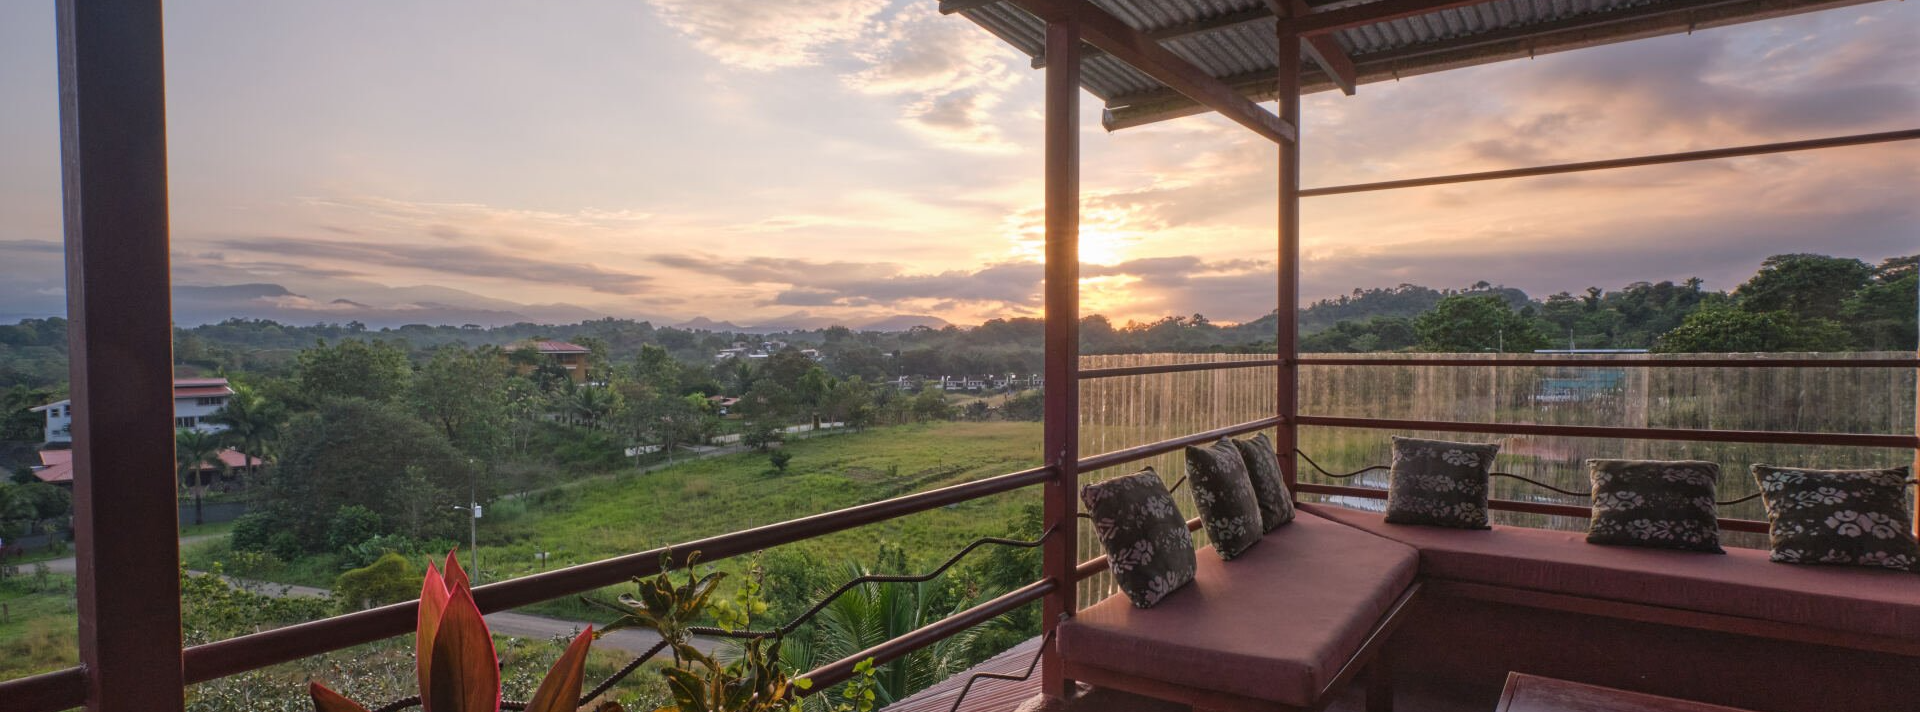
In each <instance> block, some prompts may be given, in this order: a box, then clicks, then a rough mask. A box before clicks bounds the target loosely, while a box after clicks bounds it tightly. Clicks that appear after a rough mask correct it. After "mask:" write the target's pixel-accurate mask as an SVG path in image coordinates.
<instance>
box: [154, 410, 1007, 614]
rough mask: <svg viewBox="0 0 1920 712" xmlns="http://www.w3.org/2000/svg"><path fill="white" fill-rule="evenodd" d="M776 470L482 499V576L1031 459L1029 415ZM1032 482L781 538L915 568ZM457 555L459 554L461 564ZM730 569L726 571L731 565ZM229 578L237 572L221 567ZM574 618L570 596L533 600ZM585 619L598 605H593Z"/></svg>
mask: <svg viewBox="0 0 1920 712" xmlns="http://www.w3.org/2000/svg"><path fill="white" fill-rule="evenodd" d="M784 449H785V450H786V451H787V452H790V453H792V455H793V459H792V461H791V462H790V463H788V465H787V471H786V472H784V473H781V472H777V471H776V470H775V469H774V467H773V466H772V465H771V464H770V463H769V461H768V458H767V454H766V453H761V452H748V453H741V454H734V455H724V456H720V457H714V458H709V459H703V460H693V461H688V462H684V463H682V464H679V465H675V466H673V467H669V468H666V469H662V470H657V471H654V472H648V473H644V474H643V473H638V472H628V473H623V474H617V475H615V476H613V477H600V478H592V479H587V480H583V481H575V482H571V483H568V484H565V485H560V486H556V487H553V488H551V489H547V490H541V491H536V492H534V493H532V494H530V495H528V496H526V497H524V498H516V499H506V500H501V501H497V502H495V503H493V504H491V505H489V506H488V507H487V509H486V516H485V517H484V518H482V519H481V520H480V526H479V535H480V564H481V571H482V576H481V577H480V578H481V582H485V581H494V580H500V579H501V578H513V577H519V576H525V575H527V574H531V573H535V572H538V571H539V570H541V568H542V565H541V562H540V561H539V559H538V558H537V557H536V556H535V553H536V552H539V551H546V552H548V559H547V562H546V565H545V568H548V569H551V568H557V567H561V566H567V565H571V564H580V563H586V562H590V561H595V560H599V559H604V558H607V557H611V556H618V555H621V554H630V553H634V552H638V551H645V550H648V549H652V548H655V547H661V546H667V545H671V544H678V543H682V542H688V541H693V540H695V539H699V538H702V537H707V536H712V535H716V534H724V533H727V532H733V531H739V530H742V529H748V528H751V527H754V526H759V525H763V524H771V523H774V522H780V521H785V520H788V519H794V518H796V517H803V516H807V515H809V514H817V513H820V512H826V511H831V510H834V509H840V508H843V507H848V506H852V505H856V504H861V503H864V502H872V501H876V500H881V499H886V498H889V497H895V496H898V495H902V494H907V493H910V492H916V491H921V490H927V489H932V488H936V487H941V486H945V485H951V484H956V483H961V482H967V481H970V480H975V479H979V478H982V477H990V476H993V475H998V474H1003V473H1007V472H1013V471H1016V470H1021V469H1025V468H1029V467H1033V466H1035V465H1037V464H1039V462H1040V426H1039V424H1038V423H1009V422H981V423H929V424H923V425H903V426H893V427H885V428H877V429H873V430H869V431H866V432H861V433H853V434H846V435H836V436H834V437H823V438H815V439H809V440H799V441H795V442H791V443H788V444H786V445H785V446H784ZM1038 498H1039V491H1038V490H1037V489H1033V490H1023V491H1018V492H1011V493H1007V494H1005V495H1000V496H997V497H991V498H987V499H983V500H978V501H974V502H968V503H964V504H959V505H954V506H951V507H945V508H941V509H937V510H933V511H929V512H923V513H920V514H917V515H913V516H909V517H903V518H900V519H895V520H892V521H887V522H882V523H878V524H873V525H869V526H865V527H861V528H858V529H854V530H850V531H845V532H840V533H838V534H833V535H829V536H824V537H820V538H817V539H813V540H809V541H805V542H800V543H798V544H794V545H790V546H788V547H782V548H783V549H784V550H786V551H793V552H797V553H799V554H801V555H804V556H806V557H807V558H808V559H809V560H813V561H818V562H819V563H820V565H821V566H830V567H837V566H839V565H840V564H841V562H843V561H849V560H855V561H861V562H870V561H871V560H872V558H873V556H874V552H875V551H876V550H877V549H878V546H879V544H880V543H881V542H887V543H892V544H897V545H899V546H901V547H902V548H904V549H905V550H906V551H907V552H908V556H909V558H910V559H911V560H912V561H913V562H914V563H915V564H920V563H934V562H937V561H939V560H942V559H945V558H946V557H947V556H949V555H951V554H952V553H953V552H955V551H957V550H958V549H959V548H960V547H961V546H964V545H965V544H966V543H967V542H968V541H971V540H972V539H974V538H977V537H980V536H987V535H998V534H1002V533H1005V531H1006V530H1007V528H1008V527H1009V525H1010V523H1011V521H1012V520H1013V519H1014V517H1015V515H1016V514H1017V512H1018V510H1019V508H1020V506H1021V505H1022V504H1023V503H1025V502H1038V501H1039V499H1038ZM464 554H465V552H463V556H462V558H463V559H465V555H464ZM229 556H230V552H229V551H228V549H227V547H226V544H225V541H224V540H221V541H214V542H208V543H205V544H202V545H199V546H193V547H189V548H188V550H187V552H186V553H185V557H184V558H185V559H186V561H187V565H188V567H189V568H194V569H204V568H207V567H210V566H211V565H212V564H213V563H214V562H216V561H222V560H225V559H227V558H228V557H229ZM734 566H735V565H733V564H729V565H727V566H725V568H733V567H734ZM226 568H227V570H228V571H229V572H230V573H238V571H236V569H235V568H234V567H233V566H231V565H228V566H227V567H226ZM339 570H340V567H339V564H338V562H337V561H336V560H334V559H333V557H331V556H316V557H309V558H306V559H302V560H300V561H295V562H290V563H287V564H285V565H282V566H277V567H272V568H270V569H267V570H263V571H260V572H258V573H256V574H253V575H256V576H259V577H261V578H267V579H271V580H273V581H277V582H282V583H297V584H305V585H312V586H322V587H325V586H330V585H331V584H332V582H333V577H334V576H335V575H337V574H338V573H339ZM535 610H536V611H537V612H542V613H546V614H549V615H566V616H570V617H572V616H585V615H587V614H588V613H589V612H588V611H587V610H586V609H585V607H584V606H583V605H582V604H580V603H578V602H577V601H575V600H573V599H571V598H569V599H564V600H560V601H553V602H549V603H547V604H543V605H541V606H538V607H536V608H535ZM592 615H593V617H594V618H598V617H604V615H605V614H604V612H593V613H592Z"/></svg>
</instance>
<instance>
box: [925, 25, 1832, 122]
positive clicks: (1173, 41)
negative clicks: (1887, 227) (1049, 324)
mask: <svg viewBox="0 0 1920 712" xmlns="http://www.w3.org/2000/svg"><path fill="white" fill-rule="evenodd" d="M947 1H948V2H961V3H962V4H961V5H960V7H961V9H959V10H958V12H959V13H960V14H961V15H963V16H965V17H966V18H967V19H969V20H972V21H973V22H974V23H976V24H978V25H980V26H981V27H983V28H986V29H987V31H989V32H992V33H993V34H994V35H995V36H997V37H999V38H1000V39H1002V40H1004V41H1006V42H1007V43H1008V44H1010V45H1013V46H1014V47H1016V48H1018V49H1019V50H1020V51H1022V52H1025V53H1027V55H1028V56H1031V57H1036V58H1038V57H1040V55H1041V54H1042V53H1043V51H1044V45H1045V32H1046V25H1045V23H1044V22H1043V21H1041V20H1040V19H1039V18H1037V17H1035V16H1033V15H1032V14H1030V13H1028V12H1027V11H1025V10H1023V9H1021V8H1020V7H1018V6H1016V5H1014V4H1013V3H1012V2H1011V1H1010V0H1000V1H999V2H992V3H988V4H983V5H975V4H973V3H969V2H964V0H947ZM1086 1H1087V2H1090V3H1092V4H1093V5H1095V6H1098V7H1099V8H1100V9H1102V10H1104V11H1106V12H1107V13H1108V14H1111V15H1113V16H1114V17H1116V18H1119V19H1120V20H1121V21H1123V22H1125V23H1126V24H1127V25H1129V26H1131V27H1132V28H1134V29H1136V30H1139V31H1141V32H1144V33H1155V34H1158V35H1159V36H1161V37H1162V39H1161V40H1160V43H1161V45H1162V46H1164V47H1166V48H1167V49H1169V50H1171V51H1173V52H1174V53H1175V54H1177V55H1179V56H1180V57H1182V58H1184V59H1186V60H1187V61H1189V62H1192V63H1193V64H1194V65H1196V66H1198V67H1200V68H1201V69H1203V70H1204V71H1206V72H1207V73H1208V74H1210V75H1212V76H1214V77H1216V78H1220V79H1223V80H1227V81H1229V82H1230V83H1232V84H1233V85H1234V87H1235V88H1236V89H1237V90H1239V91H1241V92H1242V93H1243V94H1245V95H1247V96H1248V97H1250V98H1253V99H1256V100H1264V99H1270V98H1272V94H1273V91H1274V85H1275V82H1274V81H1273V80H1272V79H1271V78H1270V77H1267V76H1266V75H1270V74H1271V73H1272V72H1273V71H1274V70H1275V68H1276V67H1277V66H1278V63H1277V62H1276V61H1275V53H1276V51H1277V48H1278V43H1277V42H1276V41H1275V40H1274V37H1273V20H1272V19H1271V18H1270V17H1268V18H1266V19H1264V20H1258V21H1251V22H1239V23H1236V24H1228V25H1227V26H1224V27H1207V23H1208V22H1209V21H1211V20H1216V19H1219V18H1223V17H1229V16H1232V15H1234V14H1235V13H1248V12H1258V11H1259V9H1260V8H1264V7H1266V0H1086ZM1375 1H1378V0H1361V1H1359V2H1355V1H1353V0H1341V1H1338V2H1331V3H1328V2H1313V1H1312V0H1310V2H1309V4H1310V5H1312V6H1313V8H1314V10H1315V11H1316V12H1324V11H1326V10H1331V9H1337V8H1342V7H1349V6H1355V5H1365V4H1369V3H1370V2H1375ZM1867 1H1870V0H1489V1H1488V2H1483V3H1480V4H1476V5H1468V6H1464V7H1458V8H1451V9H1445V10H1439V11H1435V12H1429V13H1426V14H1422V15H1416V16H1413V17H1405V18H1400V19H1394V20H1388V21H1385V22H1378V23H1374V24H1370V25H1363V26H1359V27H1354V28H1350V29H1344V30H1339V31H1336V32H1334V33H1333V37H1334V38H1335V41H1336V42H1338V43H1339V45H1340V46H1341V48H1343V49H1344V50H1346V52H1347V54H1348V56H1349V58H1351V60H1352V61H1353V63H1354V65H1355V66H1356V68H1357V69H1358V75H1359V76H1358V79H1359V82H1360V83H1363V84H1364V83H1368V82H1375V81H1385V80H1396V79H1400V78H1404V77H1408V76H1414V75H1418V74H1425V73H1430V72H1436V71H1444V70H1447V69H1456V68H1460V67H1466V66H1472V65H1476V64H1485V63H1488V62H1496V61H1501V60H1505V59H1513V58H1518V57H1528V56H1533V55H1535V54H1546V53H1550V52H1557V51H1564V50H1568V49H1575V48H1579V47H1589V46H1594V45H1599V44H1608V43H1612V42H1623V41H1628V40H1632V39H1639V38H1643V37H1651V36H1656V35H1662V34H1669V33H1674V32H1683V31H1691V30H1693V29H1698V28H1706V27H1717V26H1723V25H1730V24H1737V23H1740V22H1748V21H1752V20H1758V19H1765V18H1770V17H1779V16H1783V15H1789V14H1795V13H1800V12H1808V11H1812V10H1819V9H1826V8H1832V7H1842V6H1846V5H1855V4H1860V3H1862V2H1867ZM1216 24H1217V23H1216ZM1192 26H1198V27H1202V28H1206V29H1200V30H1197V31H1194V32H1191V33H1185V32H1183V31H1182V30H1181V28H1183V27H1192ZM1301 66H1302V69H1303V71H1302V79H1301V81H1302V88H1303V90H1305V91H1307V92H1313V91H1323V90H1326V89H1329V88H1331V84H1330V82H1329V81H1328V80H1327V77H1326V76H1325V74H1324V73H1323V72H1322V71H1321V70H1320V69H1319V68H1318V67H1317V66H1316V65H1314V63H1313V62H1312V61H1311V60H1310V59H1309V58H1306V57H1303V58H1302V61H1301ZM1081 81H1082V84H1083V85H1084V86H1085V87H1086V89H1087V91H1089V92H1091V93H1092V94H1093V95H1094V96H1097V97H1099V98H1101V99H1102V100H1105V101H1106V102H1107V105H1108V107H1109V108H1110V109H1115V110H1116V113H1117V114H1119V115H1117V116H1116V115H1114V114H1110V115H1109V118H1108V127H1109V128H1118V127H1120V126H1127V125H1135V124H1139V123H1146V122H1148V121H1155V120H1160V119H1165V118H1172V117H1174V116H1184V115H1188V114H1192V113H1197V112H1198V111H1199V109H1198V107H1197V105H1195V104H1194V103H1193V102H1191V101H1189V100H1186V99H1185V98H1184V97H1180V96H1178V95H1176V94H1173V93H1172V92H1171V90H1168V89H1167V88H1166V87H1164V86H1162V85H1161V84H1160V83H1159V82H1157V81H1155V80H1154V79H1152V78H1151V77H1148V76H1147V75H1146V74H1144V73H1142V72H1140V71H1139V70H1137V69H1134V68H1133V67H1131V66H1128V65H1127V64H1126V63H1125V62H1122V61H1120V60H1118V59H1115V58H1114V57H1112V56H1108V55H1105V54H1093V55H1090V56H1089V57H1088V58H1087V59H1086V60H1085V61H1084V62H1083V63H1082V66H1081ZM1129 112H1130V113H1129Z"/></svg>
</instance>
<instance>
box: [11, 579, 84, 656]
mask: <svg viewBox="0 0 1920 712" xmlns="http://www.w3.org/2000/svg"><path fill="white" fill-rule="evenodd" d="M22 568H23V570H24V571H23V573H22V575H19V576H9V577H7V578H6V579H5V580H0V606H4V607H5V608H4V610H5V613H4V614H0V680H8V679H12V678H15V677H20V676H23V675H33V674H36V673H42V672H47V671H49V670H58V669H61V668H65V667H71V666H73V665H75V664H76V663H77V662H78V661H79V649H78V647H77V643H76V641H77V640H78V638H79V633H78V632H77V631H78V628H77V627H76V623H75V619H74V602H73V577H72V576H66V575H61V574H50V575H47V576H36V575H34V574H33V573H32V567H31V566H28V567H22Z"/></svg>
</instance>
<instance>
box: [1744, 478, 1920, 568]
mask: <svg viewBox="0 0 1920 712" xmlns="http://www.w3.org/2000/svg"><path fill="white" fill-rule="evenodd" d="M1909 472H1910V470H1909V468H1906V467H1901V468H1895V469H1891V470H1803V469H1793V468H1786V467H1774V466H1772V465H1754V466H1753V479H1754V480H1755V481H1756V482H1758V483H1759V484H1760V498H1761V499H1762V500H1763V501H1765V502H1766V504H1767V524H1768V530H1769V531H1768V534H1769V536H1770V537H1771V538H1772V540H1773V557H1772V558H1773V560H1774V561H1779V562H1782V563H1788V564H1851V565H1856V566H1875V567H1881V568H1888V569H1897V570H1900V571H1916V572H1920V542H1915V541H1914V538H1913V519H1912V515H1911V514H1909V512H1911V511H1913V510H1912V509H1911V508H1910V507H1908V505H1907V477H1908V473H1909Z"/></svg>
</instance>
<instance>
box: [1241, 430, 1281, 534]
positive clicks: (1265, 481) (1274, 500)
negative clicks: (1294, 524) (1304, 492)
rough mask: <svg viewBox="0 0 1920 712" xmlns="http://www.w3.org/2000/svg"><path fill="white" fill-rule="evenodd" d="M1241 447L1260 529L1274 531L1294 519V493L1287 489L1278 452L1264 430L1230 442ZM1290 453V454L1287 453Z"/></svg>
mask: <svg viewBox="0 0 1920 712" xmlns="http://www.w3.org/2000/svg"><path fill="white" fill-rule="evenodd" d="M1233 446H1234V447H1237V448H1240V459H1242V460H1245V461H1246V462H1247V481H1248V482H1250V483H1252V484H1253V498H1254V500H1255V501H1257V502H1258V503H1259V504H1260V523H1261V529H1262V530H1263V531H1273V530H1274V528H1275V527H1278V526H1280V525H1282V524H1286V523H1287V522H1291V521H1293V493H1292V492H1288V491H1287V478H1286V476H1285V475H1282V474H1281V473H1280V455H1279V453H1276V452H1274V450H1273V441H1272V440H1268V439H1267V434H1266V433H1261V434H1259V435H1255V436H1253V437H1251V438H1245V439H1242V440H1235V441H1233ZM1288 455H1292V453H1288Z"/></svg>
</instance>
